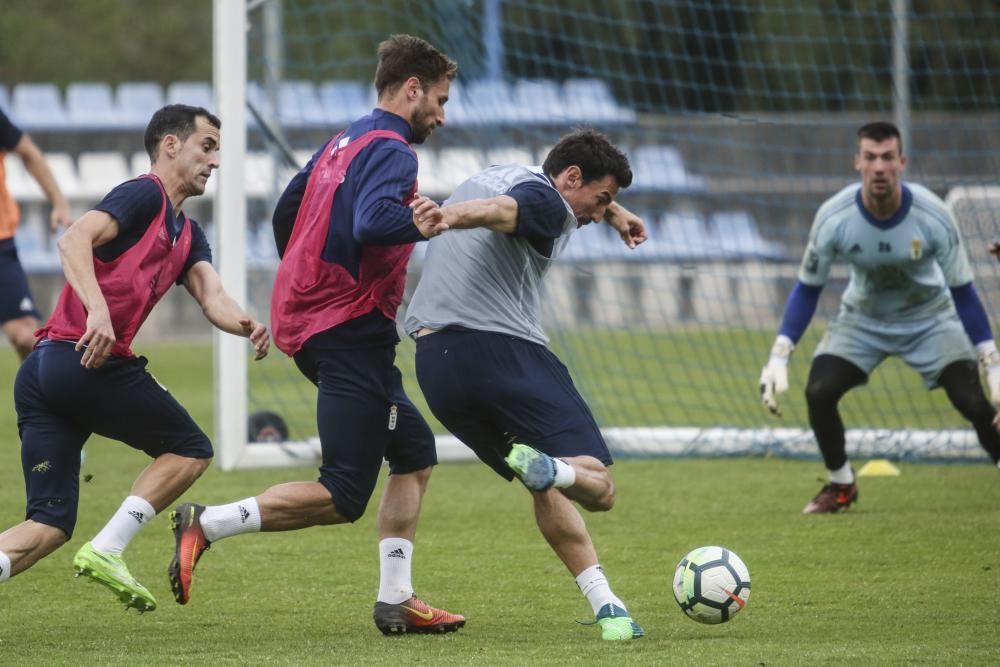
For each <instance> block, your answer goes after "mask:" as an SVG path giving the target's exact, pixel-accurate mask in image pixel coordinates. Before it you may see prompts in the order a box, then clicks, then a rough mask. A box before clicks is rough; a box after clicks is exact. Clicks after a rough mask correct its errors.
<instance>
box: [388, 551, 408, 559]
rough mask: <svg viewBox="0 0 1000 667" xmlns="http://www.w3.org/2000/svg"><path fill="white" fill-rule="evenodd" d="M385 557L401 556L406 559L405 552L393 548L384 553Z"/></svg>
mask: <svg viewBox="0 0 1000 667" xmlns="http://www.w3.org/2000/svg"><path fill="white" fill-rule="evenodd" d="M386 558H402V559H403V560H406V554H404V553H403V550H402V549H393V550H392V551H390V552H389V553H387V554H386Z"/></svg>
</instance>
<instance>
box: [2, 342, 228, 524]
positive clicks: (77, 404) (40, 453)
mask: <svg viewBox="0 0 1000 667" xmlns="http://www.w3.org/2000/svg"><path fill="white" fill-rule="evenodd" d="M73 347H74V344H73V343H68V342H62V341H42V342H41V343H39V345H38V346H37V347H36V348H35V350H34V351H33V352H32V353H31V354H30V355H28V358H27V359H25V360H24V362H23V363H22V364H21V367H20V369H19V370H18V373H17V379H16V381H15V382H14V405H15V407H16V408H17V428H18V431H19V433H20V435H21V466H22V468H23V470H24V479H25V489H26V491H27V496H28V502H27V513H26V516H27V518H29V519H32V520H34V521H38V522H39V523H44V524H47V525H50V526H55V527H57V528H61V529H62V530H63V531H64V532H65V533H66V534H67V535H69V536H72V534H73V528H74V526H75V525H76V510H77V503H78V501H79V493H80V479H79V478H80V450H81V449H82V448H83V444H84V443H85V442H86V441H87V438H89V437H90V435H91V433H97V434H98V435H103V436H105V437H107V438H111V439H113V440H119V441H121V442H124V443H125V444H127V445H129V446H130V447H133V448H135V449H138V450H141V451H143V452H145V453H146V454H148V455H149V456H151V457H157V456H159V455H161V454H167V453H170V454H177V455H179V456H187V457H191V458H199V459H204V458H211V456H212V445H211V442H210V441H209V439H208V436H207V435H205V433H204V431H202V430H201V428H200V427H199V426H198V425H197V424H196V423H195V422H194V420H193V419H192V418H191V415H189V414H188V412H187V410H185V409H184V408H183V406H181V404H180V403H178V402H177V399H175V398H174V397H173V396H172V395H171V394H170V392H168V391H167V390H166V389H165V388H164V387H163V386H161V385H160V384H159V383H158V382H157V381H156V380H155V379H154V378H153V376H152V375H150V374H149V373H148V372H147V371H146V363H147V361H146V358H145V357H132V358H128V359H126V358H122V357H109V358H108V360H107V361H105V362H104V364H103V365H102V366H101V367H100V368H84V367H83V366H81V365H80V358H81V356H82V355H83V352H82V351H80V352H77V351H76V350H74V349H73Z"/></svg>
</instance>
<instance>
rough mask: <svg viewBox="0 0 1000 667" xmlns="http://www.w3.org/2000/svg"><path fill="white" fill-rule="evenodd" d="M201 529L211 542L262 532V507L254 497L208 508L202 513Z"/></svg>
mask: <svg viewBox="0 0 1000 667" xmlns="http://www.w3.org/2000/svg"><path fill="white" fill-rule="evenodd" d="M201 529H202V530H203V531H204V532H205V538H206V539H207V540H208V541H209V542H216V541H218V540H221V539H222V538H223V537H232V536H233V535H242V534H243V533H259V532H260V507H258V506H257V499H256V498H254V497H253V496H251V497H249V498H244V499H243V500H237V501H236V502H235V503H229V504H227V505H213V506H211V507H206V508H205V511H204V512H202V513H201Z"/></svg>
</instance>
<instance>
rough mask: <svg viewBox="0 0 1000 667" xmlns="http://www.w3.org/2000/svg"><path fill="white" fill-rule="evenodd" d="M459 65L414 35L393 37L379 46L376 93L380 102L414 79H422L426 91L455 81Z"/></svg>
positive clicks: (421, 83) (422, 85)
mask: <svg viewBox="0 0 1000 667" xmlns="http://www.w3.org/2000/svg"><path fill="white" fill-rule="evenodd" d="M457 74H458V64H457V63H456V62H455V61H454V60H452V59H451V58H449V57H448V56H446V55H445V54H443V53H441V52H440V51H438V50H437V49H436V48H434V47H433V46H432V45H431V44H430V43H429V42H427V41H425V40H423V39H420V38H419V37H414V36H413V35H392V36H391V37H389V39H387V40H385V41H383V42H382V43H381V44H379V45H378V67H376V68H375V92H376V93H378V97H379V99H381V98H382V95H383V94H385V93H388V94H390V95H391V94H393V93H395V92H396V91H397V90H398V89H399V87H400V86H401V85H403V84H404V83H405V82H406V80H407V79H409V78H410V77H411V76H415V77H417V78H418V79H419V80H420V87H421V88H423V89H424V92H427V90H428V89H429V88H430V87H431V86H432V85H434V84H435V83H437V82H438V81H440V80H441V79H443V78H445V77H447V78H448V80H449V81H454V80H455V76H456V75H457Z"/></svg>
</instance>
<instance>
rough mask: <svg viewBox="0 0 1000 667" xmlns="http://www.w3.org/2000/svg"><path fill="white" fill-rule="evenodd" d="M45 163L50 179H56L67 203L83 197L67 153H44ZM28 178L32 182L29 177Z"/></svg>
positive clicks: (73, 165)
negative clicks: (50, 174)
mask: <svg viewBox="0 0 1000 667" xmlns="http://www.w3.org/2000/svg"><path fill="white" fill-rule="evenodd" d="M45 161H46V162H48V164H49V170H50V171H51V172H52V177H53V178H55V179H56V183H57V184H58V185H59V189H60V190H61V191H62V193H63V196H65V197H66V199H68V200H69V201H74V200H76V199H79V198H80V197H81V196H82V195H83V189H82V186H81V184H80V176H79V174H78V173H77V170H76V164H75V163H74V162H73V157H72V156H71V155H69V154H67V153H46V154H45ZM28 178H29V179H31V180H32V181H34V179H32V178H31V176H30V175H29V176H28Z"/></svg>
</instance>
